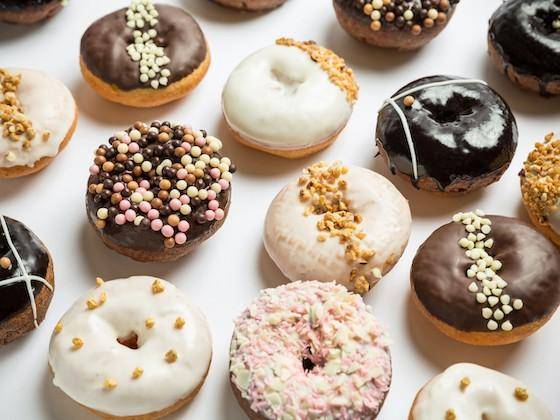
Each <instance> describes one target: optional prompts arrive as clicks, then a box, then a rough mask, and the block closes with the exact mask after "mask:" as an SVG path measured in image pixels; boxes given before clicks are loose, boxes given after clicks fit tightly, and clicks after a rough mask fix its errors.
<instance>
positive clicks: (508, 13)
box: [488, 0, 560, 95]
mask: <svg viewBox="0 0 560 420" xmlns="http://www.w3.org/2000/svg"><path fill="white" fill-rule="evenodd" d="M559 16H560V2H558V1H553V0H509V1H506V2H504V3H503V4H502V5H501V6H500V7H499V8H498V10H496V12H495V13H494V14H493V16H492V18H491V19H490V29H489V32H488V48H489V52H490V57H491V58H492V61H493V62H494V64H495V65H496V66H497V67H498V68H499V70H500V71H501V72H502V73H504V74H506V75H507V76H508V77H509V78H510V79H511V80H512V81H513V82H514V83H517V84H519V85H521V86H522V87H524V88H526V89H530V90H533V91H535V92H538V93H540V94H542V95H558V94H560V53H559V51H560V19H558V17H559Z"/></svg>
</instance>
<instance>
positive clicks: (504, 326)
mask: <svg viewBox="0 0 560 420" xmlns="http://www.w3.org/2000/svg"><path fill="white" fill-rule="evenodd" d="M512 329H513V325H511V322H509V321H506V322H504V323H503V324H502V330H504V331H511V330H512Z"/></svg>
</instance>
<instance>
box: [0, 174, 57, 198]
mask: <svg viewBox="0 0 560 420" xmlns="http://www.w3.org/2000/svg"><path fill="white" fill-rule="evenodd" d="M47 170H48V167H47V168H45V169H43V171H47ZM43 171H41V172H39V173H35V174H32V175H27V176H24V177H21V178H14V179H4V180H0V199H1V200H8V199H10V198H12V197H14V198H15V197H16V196H18V195H19V194H23V193H25V191H28V190H33V189H34V188H37V185H39V182H40V180H39V178H40V176H41V173H42V172H43Z"/></svg>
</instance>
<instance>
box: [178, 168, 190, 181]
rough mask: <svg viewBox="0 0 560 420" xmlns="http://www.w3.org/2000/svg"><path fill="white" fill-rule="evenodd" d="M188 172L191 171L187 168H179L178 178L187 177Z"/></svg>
mask: <svg viewBox="0 0 560 420" xmlns="http://www.w3.org/2000/svg"><path fill="white" fill-rule="evenodd" d="M188 174H189V171H187V170H186V169H179V170H178V171H177V178H178V179H185V178H186V177H187V175H188Z"/></svg>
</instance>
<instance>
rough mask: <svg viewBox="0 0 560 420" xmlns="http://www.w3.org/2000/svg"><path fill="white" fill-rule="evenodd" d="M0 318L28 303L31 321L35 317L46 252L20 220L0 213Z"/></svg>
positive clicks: (45, 270)
mask: <svg viewBox="0 0 560 420" xmlns="http://www.w3.org/2000/svg"><path fill="white" fill-rule="evenodd" d="M0 255H3V257H2V258H1V259H0V321H1V320H3V319H5V318H6V317H9V316H10V315H13V314H15V313H17V312H19V311H21V310H22V309H24V308H25V307H26V305H27V304H29V305H30V306H31V310H32V313H33V324H34V325H35V327H36V328H37V327H38V326H39V324H38V319H37V305H36V304H35V297H36V295H37V294H38V293H39V292H40V291H41V290H42V287H43V286H45V287H47V288H48V289H49V290H50V293H52V291H53V287H52V285H51V284H50V283H49V282H48V281H46V280H45V278H44V277H43V276H46V274H47V270H48V268H47V267H48V263H49V257H48V252H47V250H46V248H45V247H44V245H43V244H42V243H41V242H40V241H39V239H38V238H37V237H36V236H35V235H34V234H33V233H31V232H30V231H29V230H28V229H27V228H26V227H25V226H23V225H22V224H21V223H19V222H16V221H15V220H12V219H10V218H6V217H4V216H2V215H0Z"/></svg>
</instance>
